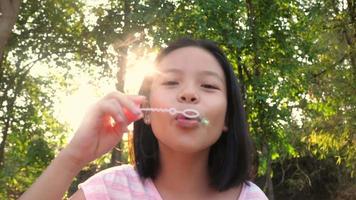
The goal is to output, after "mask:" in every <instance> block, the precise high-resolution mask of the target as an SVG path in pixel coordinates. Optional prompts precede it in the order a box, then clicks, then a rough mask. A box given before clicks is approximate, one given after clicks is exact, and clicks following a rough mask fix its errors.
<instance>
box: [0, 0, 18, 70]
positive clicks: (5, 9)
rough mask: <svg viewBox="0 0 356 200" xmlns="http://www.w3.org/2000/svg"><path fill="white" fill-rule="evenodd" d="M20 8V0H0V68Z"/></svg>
mask: <svg viewBox="0 0 356 200" xmlns="http://www.w3.org/2000/svg"><path fill="white" fill-rule="evenodd" d="M19 10H20V0H0V13H1V14H0V70H2V69H1V68H2V67H1V66H2V63H3V54H4V51H5V46H6V44H7V42H8V41H9V38H10V35H11V31H12V29H13V27H14V25H15V23H16V20H17V16H18V14H19Z"/></svg>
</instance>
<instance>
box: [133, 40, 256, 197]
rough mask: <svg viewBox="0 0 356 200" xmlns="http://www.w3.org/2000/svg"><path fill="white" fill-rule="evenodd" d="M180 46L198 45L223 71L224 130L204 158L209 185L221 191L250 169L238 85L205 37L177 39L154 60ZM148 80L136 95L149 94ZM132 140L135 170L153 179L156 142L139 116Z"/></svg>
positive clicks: (239, 180)
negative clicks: (224, 87)
mask: <svg viewBox="0 0 356 200" xmlns="http://www.w3.org/2000/svg"><path fill="white" fill-rule="evenodd" d="M183 47H199V48H202V49H203V50H206V51H208V52H209V53H211V54H212V55H213V56H214V57H215V59H216V60H217V61H218V62H219V64H220V66H221V68H222V69H223V71H224V75H225V79H226V91H227V97H226V98H227V111H226V117H225V118H226V125H227V127H228V130H227V131H226V132H224V133H223V134H221V136H220V138H219V139H218V140H217V142H216V143H215V144H213V145H212V146H211V148H210V152H209V159H208V168H209V169H208V171H209V175H210V181H211V185H212V186H213V187H215V188H216V189H217V190H219V191H224V190H227V189H229V188H231V187H233V186H237V185H239V184H241V183H242V182H246V181H247V180H248V175H249V169H250V160H251V142H250V138H249V135H248V127H247V121H246V115H245V110H244V107H243V102H242V95H241V92H240V87H239V84H238V81H237V78H236V76H235V74H234V71H233V69H232V66H231V64H230V63H229V61H228V59H227V58H226V56H225V55H224V53H223V52H222V50H221V49H220V48H219V47H218V46H217V45H216V44H215V43H213V42H211V41H208V40H193V39H187V38H184V39H180V40H177V41H176V42H174V43H171V44H170V45H168V47H166V48H165V49H163V50H162V51H161V52H160V53H159V54H158V56H157V58H156V63H159V62H160V61H161V60H162V59H163V58H164V57H165V56H166V55H168V54H169V53H171V52H172V51H174V50H176V49H179V48H183ZM151 82H152V80H151V79H150V78H146V79H145V80H144V82H143V84H142V86H141V90H140V94H142V95H146V96H148V95H149V88H150V86H151ZM133 142H134V144H133V148H134V156H135V157H134V160H135V167H136V170H137V172H138V173H139V175H140V176H141V177H142V178H152V179H154V178H155V177H156V176H157V173H158V170H159V167H160V157H159V147H158V141H157V139H156V137H155V136H154V134H153V132H152V128H151V126H150V125H146V124H145V123H144V122H143V120H142V119H141V120H138V121H136V122H135V123H134V134H133ZM246 183H247V182H246Z"/></svg>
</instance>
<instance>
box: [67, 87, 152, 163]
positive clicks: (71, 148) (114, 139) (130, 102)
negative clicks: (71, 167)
mask: <svg viewBox="0 0 356 200" xmlns="http://www.w3.org/2000/svg"><path fill="white" fill-rule="evenodd" d="M144 101H145V97H144V96H125V95H124V94H122V93H120V92H112V93H110V94H108V95H106V96H105V97H104V98H102V99H101V100H100V101H98V102H97V103H96V104H95V105H94V106H93V107H92V108H91V109H90V110H89V112H88V113H87V115H86V116H85V117H84V120H83V122H82V124H81V125H80V127H79V128H78V130H77V131H76V133H75V135H74V137H73V139H72V140H71V142H70V143H69V145H68V146H67V147H66V148H65V151H66V152H67V154H68V155H70V157H71V158H72V159H73V161H74V162H76V163H77V164H78V165H82V166H84V165H85V164H87V163H89V162H91V161H93V160H95V159H96V158H98V157H100V156H102V155H103V154H105V153H107V152H108V151H110V150H111V149H112V148H113V147H114V146H115V145H116V144H117V143H118V142H119V141H120V140H121V137H122V134H123V133H124V132H126V131H127V125H128V124H129V123H131V122H133V121H136V120H138V119H140V118H142V117H143V114H142V112H141V110H140V109H139V105H140V104H142V103H143V102H144Z"/></svg>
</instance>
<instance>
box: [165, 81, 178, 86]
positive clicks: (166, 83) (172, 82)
mask: <svg viewBox="0 0 356 200" xmlns="http://www.w3.org/2000/svg"><path fill="white" fill-rule="evenodd" d="M162 84H163V85H177V84H178V81H164V82H163V83H162Z"/></svg>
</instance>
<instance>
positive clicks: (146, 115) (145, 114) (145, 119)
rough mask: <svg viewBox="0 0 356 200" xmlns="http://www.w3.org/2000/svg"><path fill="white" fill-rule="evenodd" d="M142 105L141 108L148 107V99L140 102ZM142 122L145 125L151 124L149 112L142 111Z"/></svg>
mask: <svg viewBox="0 0 356 200" xmlns="http://www.w3.org/2000/svg"><path fill="white" fill-rule="evenodd" d="M142 107H143V108H149V107H150V104H149V103H148V101H147V100H146V102H144V103H143V104H142ZM143 122H144V123H145V124H146V125H150V124H151V115H150V112H147V111H146V112H145V111H144V112H143Z"/></svg>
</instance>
